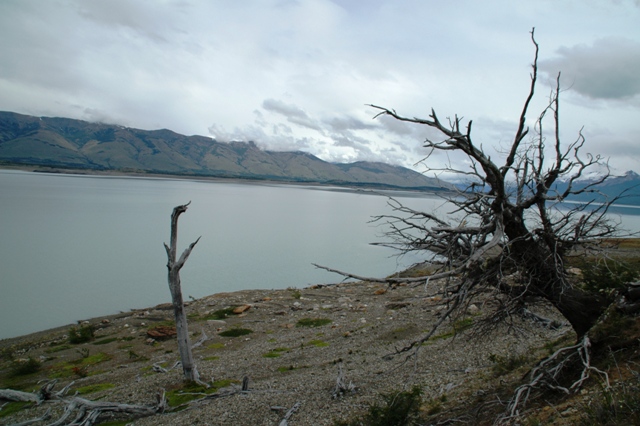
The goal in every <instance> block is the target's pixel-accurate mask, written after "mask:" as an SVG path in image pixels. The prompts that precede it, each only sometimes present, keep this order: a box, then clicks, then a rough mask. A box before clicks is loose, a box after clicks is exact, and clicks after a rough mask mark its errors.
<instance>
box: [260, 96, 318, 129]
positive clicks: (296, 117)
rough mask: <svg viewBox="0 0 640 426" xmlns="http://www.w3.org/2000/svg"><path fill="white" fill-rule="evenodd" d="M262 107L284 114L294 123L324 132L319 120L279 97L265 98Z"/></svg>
mask: <svg viewBox="0 0 640 426" xmlns="http://www.w3.org/2000/svg"><path fill="white" fill-rule="evenodd" d="M262 108H264V109H265V110H267V111H270V112H273V113H275V114H279V115H283V116H284V117H286V119H287V121H288V122H290V123H292V124H297V125H299V126H303V127H307V128H309V129H312V130H317V131H319V132H322V131H323V130H322V127H321V126H320V124H319V123H318V122H316V121H315V120H313V119H312V118H311V117H309V115H307V113H306V112H304V110H302V109H301V108H299V107H297V106H296V105H293V104H287V103H285V102H282V101H279V100H277V99H265V100H264V102H262Z"/></svg>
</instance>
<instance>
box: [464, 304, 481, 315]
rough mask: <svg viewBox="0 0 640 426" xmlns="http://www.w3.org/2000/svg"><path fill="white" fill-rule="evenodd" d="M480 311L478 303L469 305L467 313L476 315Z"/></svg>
mask: <svg viewBox="0 0 640 426" xmlns="http://www.w3.org/2000/svg"><path fill="white" fill-rule="evenodd" d="M478 312H480V309H479V308H478V307H477V306H476V305H474V304H472V305H469V307H468V308H467V313H468V314H469V315H475V314H477V313H478Z"/></svg>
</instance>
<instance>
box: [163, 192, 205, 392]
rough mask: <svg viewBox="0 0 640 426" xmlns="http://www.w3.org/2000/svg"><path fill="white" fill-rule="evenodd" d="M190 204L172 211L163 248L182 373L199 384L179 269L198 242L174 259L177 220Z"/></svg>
mask: <svg viewBox="0 0 640 426" xmlns="http://www.w3.org/2000/svg"><path fill="white" fill-rule="evenodd" d="M189 204H190V202H189V203H187V204H184V205H181V206H177V207H175V208H174V209H173V213H172V214H171V241H170V245H167V244H166V243H165V245H164V248H165V250H166V251H167V258H168V261H167V269H168V280H169V290H170V291H171V299H172V301H173V313H174V315H175V319H176V331H177V335H178V349H179V351H180V359H181V361H182V371H183V372H184V377H185V379H186V380H189V381H193V382H196V383H201V384H202V382H201V381H200V376H199V374H198V369H197V368H196V365H195V362H194V361H193V354H192V352H191V344H190V342H189V329H188V327H187V314H186V311H185V309H184V301H183V299H182V288H181V286H180V269H182V267H183V266H184V264H185V262H186V261H187V258H188V257H189V255H190V254H191V250H193V247H195V245H196V244H197V243H198V241H200V238H198V239H197V240H195V241H194V242H193V243H191V245H189V247H188V248H187V249H185V251H184V252H183V253H182V255H181V256H180V258H179V259H176V256H177V255H176V251H177V247H176V246H177V245H178V218H179V217H180V215H181V214H182V213H184V212H186V211H187V207H188V206H189Z"/></svg>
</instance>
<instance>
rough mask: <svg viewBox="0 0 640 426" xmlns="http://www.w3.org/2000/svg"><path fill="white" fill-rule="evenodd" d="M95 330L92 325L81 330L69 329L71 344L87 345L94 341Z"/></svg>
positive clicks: (84, 326)
mask: <svg viewBox="0 0 640 426" xmlns="http://www.w3.org/2000/svg"><path fill="white" fill-rule="evenodd" d="M94 331H95V329H94V327H93V326H92V325H83V326H82V327H80V328H77V327H71V328H70V329H69V343H72V344H74V345H77V344H79V343H86V342H90V341H91V340H93V333H94Z"/></svg>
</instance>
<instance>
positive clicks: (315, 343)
mask: <svg viewBox="0 0 640 426" xmlns="http://www.w3.org/2000/svg"><path fill="white" fill-rule="evenodd" d="M309 344H310V345H313V346H315V347H316V348H324V347H326V346H329V343H327V342H325V341H322V340H317V339H316V340H311V341H310V342H309Z"/></svg>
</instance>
